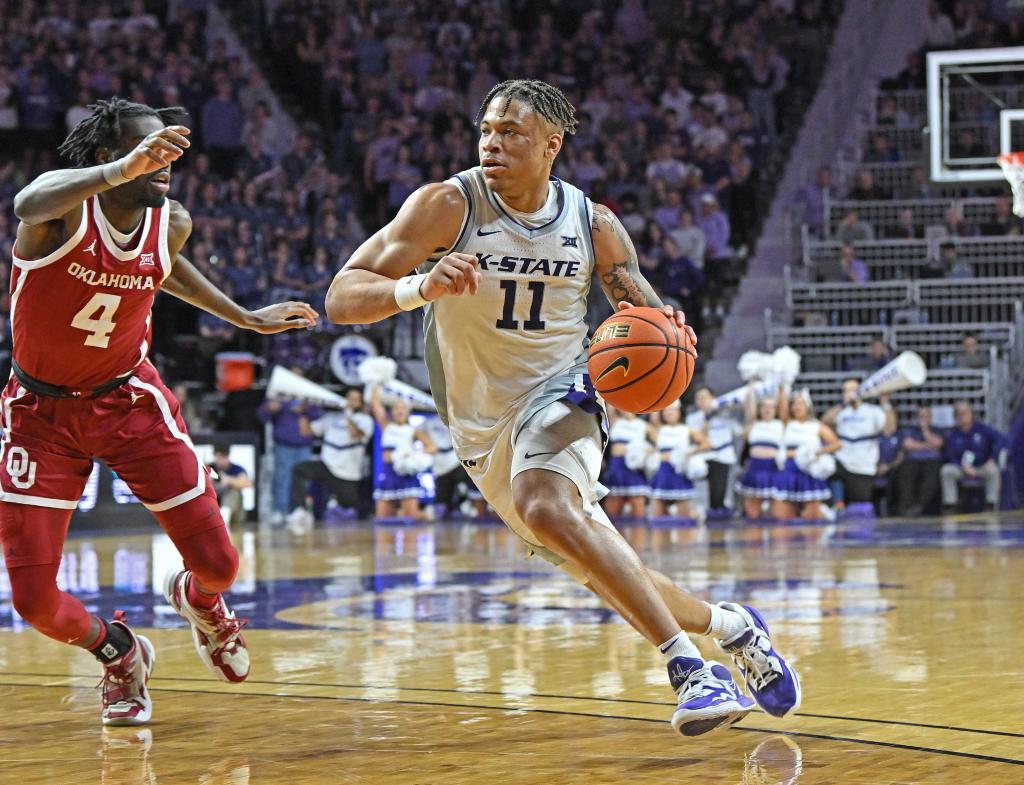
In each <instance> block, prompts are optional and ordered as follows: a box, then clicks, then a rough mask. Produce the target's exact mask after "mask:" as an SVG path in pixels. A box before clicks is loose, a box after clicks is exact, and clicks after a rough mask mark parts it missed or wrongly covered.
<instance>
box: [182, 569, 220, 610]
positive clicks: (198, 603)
mask: <svg viewBox="0 0 1024 785" xmlns="http://www.w3.org/2000/svg"><path fill="white" fill-rule="evenodd" d="M185 597H186V598H187V599H188V602H189V605H191V606H192V607H193V608H202V609H203V610H207V611H208V610H212V609H213V608H215V607H217V603H218V602H220V595H219V594H204V593H203V592H201V591H199V590H198V589H197V588H196V582H195V576H193V575H189V576H188V580H187V581H185Z"/></svg>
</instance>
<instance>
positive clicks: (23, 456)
mask: <svg viewBox="0 0 1024 785" xmlns="http://www.w3.org/2000/svg"><path fill="white" fill-rule="evenodd" d="M7 475H8V476H9V477H10V478H11V482H12V483H13V484H14V487H15V488H21V489H22V490H25V489H26V488H31V487H32V486H33V485H34V484H35V481H36V462H35V461H30V460H29V459H28V452H26V450H25V448H24V447H11V448H10V449H8V451H7ZM26 475H27V477H28V479H22V478H24V477H26Z"/></svg>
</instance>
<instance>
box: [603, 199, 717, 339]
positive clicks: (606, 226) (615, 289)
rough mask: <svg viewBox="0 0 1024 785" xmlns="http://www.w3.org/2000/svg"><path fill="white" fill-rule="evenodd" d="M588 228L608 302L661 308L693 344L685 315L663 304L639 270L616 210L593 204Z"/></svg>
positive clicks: (691, 332)
mask: <svg viewBox="0 0 1024 785" xmlns="http://www.w3.org/2000/svg"><path fill="white" fill-rule="evenodd" d="M590 229H591V231H590V236H591V237H592V238H593V241H594V256H595V263H596V269H597V277H598V280H600V282H601V288H602V289H603V290H604V294H605V297H607V298H608V302H610V303H611V304H612V306H614V307H615V308H616V309H617V310H619V311H621V310H624V309H626V308H632V307H634V306H644V305H647V306H651V307H652V308H660V309H661V310H662V311H664V313H665V315H666V316H667V317H668V318H670V319H674V320H675V322H676V325H677V326H678V327H679V329H681V330H686V334H687V335H688V336H689V338H690V345H691V346H694V345H696V343H697V336H696V334H694V332H693V328H692V327H690V326H689V325H688V324H686V315H685V314H684V313H683V312H682V311H677V310H676V309H675V308H673V307H672V306H671V305H665V304H664V303H663V302H662V301H661V298H660V297H659V296H658V294H657V292H655V291H654V289H653V288H652V287H651V285H650V284H649V283H648V282H647V279H646V278H644V276H643V274H642V273H641V272H640V260H639V259H638V258H637V255H636V249H635V248H634V247H633V241H632V240H630V239H629V234H628V233H627V232H626V228H625V227H624V226H623V225H622V223H621V222H620V221H619V219H618V218H617V217H616V216H615V213H613V212H612V211H611V210H609V209H608V208H607V207H605V206H604V205H603V204H595V205H594V217H593V219H592V220H591V224H590Z"/></svg>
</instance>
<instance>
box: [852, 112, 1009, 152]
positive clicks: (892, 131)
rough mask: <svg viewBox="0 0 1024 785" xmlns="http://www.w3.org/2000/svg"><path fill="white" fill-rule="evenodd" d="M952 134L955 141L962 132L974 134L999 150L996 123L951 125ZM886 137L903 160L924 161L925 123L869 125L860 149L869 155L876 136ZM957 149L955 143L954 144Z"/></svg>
mask: <svg viewBox="0 0 1024 785" xmlns="http://www.w3.org/2000/svg"><path fill="white" fill-rule="evenodd" d="M949 130H950V133H951V134H952V135H953V138H954V140H955V138H956V135H957V134H959V133H960V132H962V131H965V130H969V131H973V132H974V136H975V138H976V139H977V140H978V141H980V142H981V143H982V144H983V145H985V148H986V149H988V150H998V149H999V126H998V125H997V124H996V123H983V122H977V121H970V122H960V123H950V124H949ZM879 135H881V136H885V137H886V138H887V139H888V140H889V147H890V149H892V150H895V151H897V153H899V155H900V157H901V158H904V159H911V160H913V161H920V160H922V156H923V155H924V150H925V146H926V145H927V142H926V137H925V133H924V128H923V121H922V122H919V123H917V124H915V125H913V126H895V125H869V126H865V127H864V128H863V129H862V131H861V139H860V149H861V151H862V152H863V153H864V155H865V156H866V155H869V154H870V151H871V149H872V145H873V144H874V142H873V140H874V137H876V136H879ZM953 144H954V147H955V141H954V142H953Z"/></svg>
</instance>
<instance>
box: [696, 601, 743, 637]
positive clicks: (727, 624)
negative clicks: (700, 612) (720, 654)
mask: <svg viewBox="0 0 1024 785" xmlns="http://www.w3.org/2000/svg"><path fill="white" fill-rule="evenodd" d="M704 604H705V605H707V606H708V609H709V610H710V611H711V624H709V625H708V628H707V629H706V630H705V631H704V634H705V635H713V636H714V637H716V638H718V639H719V640H723V641H724V640H729V638H731V637H733V636H734V635H737V634H739V633H741V632H743V630H745V629H746V628H747V622H746V620H745V619H744V618H743V617H742V616H740V615H739V614H738V613H736V611H730V610H729V609H727V608H722V607H719V606H718V605H712V604H711V603H710V602H705V603H704Z"/></svg>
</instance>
